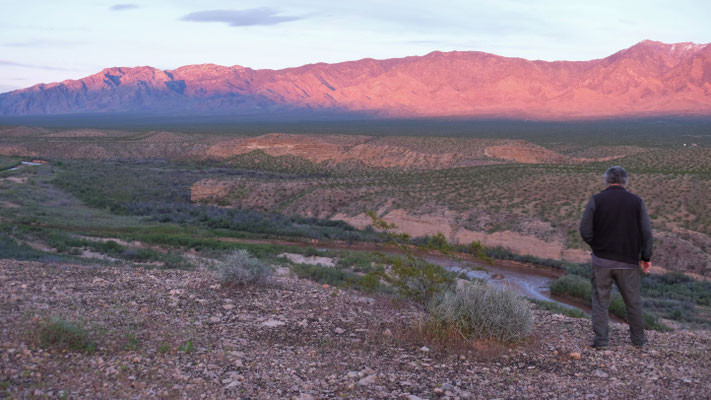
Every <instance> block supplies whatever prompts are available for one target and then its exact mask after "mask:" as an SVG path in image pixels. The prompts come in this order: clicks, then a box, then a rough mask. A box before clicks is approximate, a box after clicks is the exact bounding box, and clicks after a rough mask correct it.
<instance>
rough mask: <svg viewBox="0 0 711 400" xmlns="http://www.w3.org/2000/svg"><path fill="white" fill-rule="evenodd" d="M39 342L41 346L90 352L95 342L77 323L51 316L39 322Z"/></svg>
mask: <svg viewBox="0 0 711 400" xmlns="http://www.w3.org/2000/svg"><path fill="white" fill-rule="evenodd" d="M38 335H39V344H40V346H42V347H45V348H47V347H56V348H59V349H63V350H72V351H83V352H87V353H91V352H93V351H94V350H96V344H95V343H94V342H93V341H92V340H91V339H90V337H89V334H88V333H87V331H86V330H85V329H84V328H83V327H81V326H80V325H79V324H77V323H75V322H72V321H67V320H65V319H62V318H58V317H55V318H51V319H48V320H45V321H43V322H41V323H40V326H39V330H38Z"/></svg>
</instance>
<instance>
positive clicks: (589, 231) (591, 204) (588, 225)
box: [580, 197, 595, 244]
mask: <svg viewBox="0 0 711 400" xmlns="http://www.w3.org/2000/svg"><path fill="white" fill-rule="evenodd" d="M593 214H595V198H594V197H591V198H590V200H588V204H587V205H586V206H585V211H584V212H583V219H581V220H580V237H582V238H583V240H584V241H585V243H587V244H591V243H592V241H593Z"/></svg>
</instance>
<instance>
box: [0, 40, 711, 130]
mask: <svg viewBox="0 0 711 400" xmlns="http://www.w3.org/2000/svg"><path fill="white" fill-rule="evenodd" d="M300 112H303V113H322V114H329V113H333V114H336V113H352V114H354V115H361V116H368V117H376V118H378V117H383V118H387V117H444V116H453V117H503V118H525V119H554V120H556V119H578V118H580V119H584V118H609V117H623V116H624V117H626V116H650V115H652V116H653V115H711V44H694V43H675V44H665V43H661V42H655V41H649V40H646V41H643V42H640V43H638V44H636V45H634V46H632V47H630V48H627V49H624V50H621V51H619V52H617V53H615V54H612V55H610V56H608V57H605V58H601V59H596V60H590V61H554V62H548V61H530V60H526V59H522V58H509V57H502V56H498V55H494V54H489V53H484V52H476V51H465V52H462V51H452V52H439V51H436V52H432V53H429V54H427V55H425V56H412V57H405V58H393V59H386V60H374V59H362V60H358V61H348V62H342V63H336V64H325V63H318V64H309V65H304V66H301V67H296V68H287V69H281V70H269V69H258V70H255V69H250V68H245V67H241V66H237V65H235V66H231V67H225V66H219V65H214V64H200V65H188V66H183V67H180V68H177V69H173V70H160V69H156V68H153V67H148V66H144V67H134V68H126V67H113V68H106V69H104V70H102V71H101V72H99V73H97V74H94V75H90V76H87V77H85V78H82V79H79V80H66V81H63V82H58V83H50V84H39V85H35V86H32V87H30V88H26V89H21V90H15V91H12V92H7V93H2V94H0V115H1V116H25V115H58V114H75V113H81V114H86V113H149V114H150V113H179V114H180V115H191V114H195V115H206V114H207V115H209V114H222V115H279V113H296V115H298V113H300Z"/></svg>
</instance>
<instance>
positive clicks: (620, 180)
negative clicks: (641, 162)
mask: <svg viewBox="0 0 711 400" xmlns="http://www.w3.org/2000/svg"><path fill="white" fill-rule="evenodd" d="M605 184H607V185H620V186H625V185H627V171H625V169H624V168H622V167H620V166H619V165H615V166H614V167H610V168H608V169H607V171H605Z"/></svg>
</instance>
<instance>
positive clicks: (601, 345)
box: [592, 342, 608, 350]
mask: <svg viewBox="0 0 711 400" xmlns="http://www.w3.org/2000/svg"><path fill="white" fill-rule="evenodd" d="M592 348H593V349H595V350H605V349H607V348H608V344H607V343H600V342H594V343H593V344H592Z"/></svg>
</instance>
